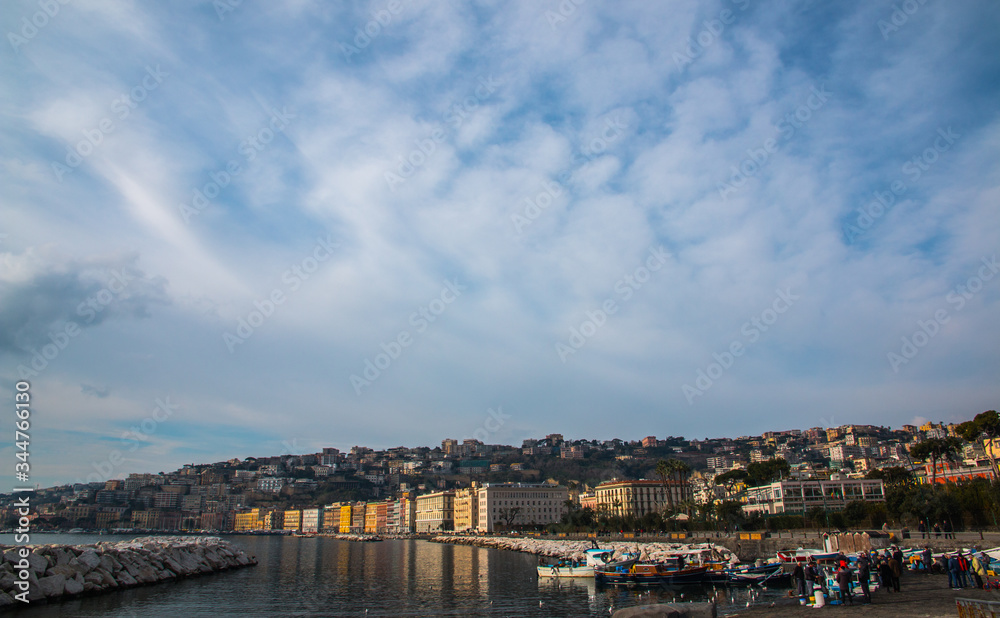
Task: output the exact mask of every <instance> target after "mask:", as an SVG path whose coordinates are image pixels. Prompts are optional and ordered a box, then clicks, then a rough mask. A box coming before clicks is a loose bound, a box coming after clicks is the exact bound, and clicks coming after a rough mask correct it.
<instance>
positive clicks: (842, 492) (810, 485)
mask: <svg viewBox="0 0 1000 618" xmlns="http://www.w3.org/2000/svg"><path fill="white" fill-rule="evenodd" d="M834 476H836V475H834ZM855 500H864V501H866V502H885V491H884V487H883V485H882V480H881V479H831V480H813V481H793V480H788V481H779V482H777V483H771V484H770V485H761V486H758V487H748V488H747V490H746V497H745V503H744V505H743V511H744V512H746V513H747V514H752V513H762V514H765V515H776V514H779V513H797V514H802V513H805V512H806V511H807V510H809V509H810V508H813V507H817V506H818V507H821V508H824V509H833V510H839V509H843V508H844V507H845V506H847V504H848V503H849V502H853V501H855Z"/></svg>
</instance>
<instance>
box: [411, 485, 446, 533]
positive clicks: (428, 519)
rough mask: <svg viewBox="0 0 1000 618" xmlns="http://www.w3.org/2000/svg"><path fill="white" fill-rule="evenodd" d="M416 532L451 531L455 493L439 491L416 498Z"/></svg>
mask: <svg viewBox="0 0 1000 618" xmlns="http://www.w3.org/2000/svg"><path fill="white" fill-rule="evenodd" d="M416 515H417V522H416V523H417V526H416V530H417V532H437V531H442V530H452V529H454V526H455V492H454V491H439V492H437V493H433V494H426V495H423V496H417V513H416Z"/></svg>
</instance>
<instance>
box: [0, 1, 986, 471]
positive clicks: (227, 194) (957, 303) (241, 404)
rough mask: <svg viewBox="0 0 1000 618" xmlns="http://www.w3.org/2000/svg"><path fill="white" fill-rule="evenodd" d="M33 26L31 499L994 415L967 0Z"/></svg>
mask: <svg viewBox="0 0 1000 618" xmlns="http://www.w3.org/2000/svg"><path fill="white" fill-rule="evenodd" d="M45 6H46V7H49V5H48V4H46V5H45ZM51 7H55V8H51ZM51 7H50V8H49V9H48V10H46V9H45V8H44V7H43V6H42V5H41V4H39V3H38V2H29V1H18V2H15V3H13V4H11V5H9V6H8V7H7V11H5V17H4V19H3V20H2V22H0V23H2V25H3V26H4V31H5V32H7V34H8V36H7V39H6V40H7V46H6V48H5V50H4V52H3V53H5V54H6V60H7V62H4V63H3V65H2V66H0V75H2V78H3V79H4V82H5V83H7V84H9V85H10V87H9V88H8V89H7V92H8V95H7V97H6V98H5V100H4V104H3V106H2V114H3V125H2V126H3V128H2V131H3V135H4V137H5V138H7V139H5V140H4V144H3V145H2V146H0V154H2V157H0V162H2V165H0V182H2V183H3V186H4V187H5V188H7V190H6V191H5V192H4V194H3V196H2V197H0V395H2V396H3V397H5V398H7V400H8V401H12V400H13V395H14V392H15V384H16V383H17V382H18V381H19V380H27V381H28V382H30V384H31V387H30V393H31V397H32V416H31V464H32V468H31V482H33V483H34V482H39V483H42V484H43V485H44V484H48V485H52V484H58V483H60V482H63V483H65V482H72V481H73V480H76V479H77V478H79V477H80V473H81V471H87V472H89V471H91V470H93V469H95V466H104V465H106V464H107V465H111V466H112V468H113V469H114V470H115V471H118V470H121V471H126V470H128V471H137V472H139V471H153V470H163V469H173V468H177V467H179V466H180V465H183V464H184V463H189V462H191V461H224V460H227V459H230V458H233V457H245V456H248V455H251V454H252V453H262V454H263V453H281V452H293V451H296V450H297V451H301V452H317V451H319V450H320V449H321V448H323V447H325V446H335V447H338V448H342V449H347V448H350V446H352V445H354V444H365V445H370V446H372V447H375V448H387V447H391V446H394V445H399V444H421V443H423V444H428V443H430V444H435V443H437V442H439V441H440V440H441V439H442V438H443V437H446V436H451V437H454V438H456V439H459V440H461V439H462V438H469V437H475V436H486V437H487V438H488V439H487V440H484V441H489V442H492V443H501V444H503V443H506V444H520V443H521V441H522V440H523V439H525V438H531V437H537V436H539V435H545V434H547V433H551V432H554V431H558V432H563V433H564V434H565V435H566V436H567V437H570V436H571V435H581V436H582V435H593V436H614V435H616V434H617V435H618V436H619V437H622V438H623V439H639V438H641V437H643V436H646V435H651V434H652V435H657V436H661V435H684V436H697V437H698V438H699V439H700V438H701V437H712V436H713V435H716V434H718V433H720V432H722V430H723V429H724V430H725V432H726V433H730V434H733V435H752V434H754V433H756V432H762V431H765V430H767V428H773V427H781V426H784V427H795V426H803V427H814V426H836V425H841V424H846V423H859V424H874V425H888V426H893V427H899V426H901V425H903V424H919V423H920V422H922V421H926V420H929V421H933V422H940V421H943V422H945V423H948V422H958V421H962V420H968V419H971V418H972V417H974V416H975V415H976V414H978V413H980V412H982V411H984V410H990V409H996V407H997V401H998V399H1000V382H998V381H997V379H996V377H997V370H998V369H1000V350H998V349H997V347H996V345H995V341H996V339H997V334H998V327H997V321H996V315H997V309H998V305H1000V277H997V274H1000V265H998V262H997V249H998V246H997V239H998V238H1000V213H998V211H997V209H996V198H997V196H998V195H1000V191H998V187H1000V157H997V153H998V152H1000V116H998V110H997V108H996V103H995V102H996V100H997V99H998V95H1000V53H998V52H1000V37H998V36H997V34H996V33H997V29H996V25H997V23H1000V7H998V6H996V5H995V4H994V3H990V2H986V1H978V2H971V3H963V4H961V5H936V4H933V3H927V4H921V3H903V4H900V3H893V2H890V1H884V2H883V1H880V2H874V3H862V2H852V3H843V4H837V5H833V6H831V5H827V4H824V3H819V2H806V3H804V4H802V5H797V6H795V7H773V6H766V5H762V4H758V3H754V2H751V1H750V0H720V1H717V2H712V3H707V4H706V3H699V2H684V3H672V4H670V5H669V6H660V5H655V6H648V5H647V4H644V3H639V2H635V3H616V4H614V5H607V4H602V3H597V2H586V3H576V2H561V3H560V2H555V1H552V2H544V3H540V4H539V3H530V2H522V3H505V4H501V5H493V4H490V3H486V4H469V5H465V4H456V5H442V4H438V3H423V2H417V1H415V0H386V1H374V2H369V3H366V4H364V5H363V6H361V5H359V6H353V5H352V6H327V5H326V4H325V3H319V2H310V1H306V0H303V1H301V2H295V3H287V4H286V3H281V4H278V5H258V4H254V3H250V2H229V1H227V0H220V1H218V2H203V3H188V4H184V5H177V6H173V5H172V6H170V7H165V6H157V5H154V6H144V5H132V4H129V3H124V2H116V1H113V0H105V1H101V2H95V3H87V4H86V5H77V4H75V3H68V4H62V3H58V2H57V3H55V4H53V5H51ZM991 342H992V343H991ZM345 441H346V442H345ZM15 450H16V449H15V446H14V445H13V443H4V444H0V455H4V456H6V457H7V458H8V460H13V459H14V454H15ZM115 451H118V452H120V453H121V457H120V458H118V457H115V458H113V459H114V461H112V453H113V452H115ZM87 472H85V473H84V476H85V474H86V473H87ZM12 482H13V480H12V479H11V480H10V481H8V483H12Z"/></svg>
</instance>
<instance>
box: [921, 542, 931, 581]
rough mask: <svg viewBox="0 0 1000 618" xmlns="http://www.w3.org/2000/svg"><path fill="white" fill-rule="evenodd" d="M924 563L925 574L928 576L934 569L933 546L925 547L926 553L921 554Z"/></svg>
mask: <svg viewBox="0 0 1000 618" xmlns="http://www.w3.org/2000/svg"><path fill="white" fill-rule="evenodd" d="M920 556H921V557H922V559H923V561H924V572H926V573H927V574H928V575H930V574H931V570H932V569H933V567H934V556H933V555H932V554H931V546H930V545H924V551H923V553H921V554H920Z"/></svg>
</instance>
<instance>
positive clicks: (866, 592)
mask: <svg viewBox="0 0 1000 618" xmlns="http://www.w3.org/2000/svg"><path fill="white" fill-rule="evenodd" d="M869 565H870V563H869V561H868V556H867V554H861V556H860V557H859V558H858V583H859V584H861V597H862V599H863V600H864V602H865V603H871V602H872V592H871V590H870V589H869V587H868V584H869V582H868V580H869V579H870V578H871V568H870V566H869Z"/></svg>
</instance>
